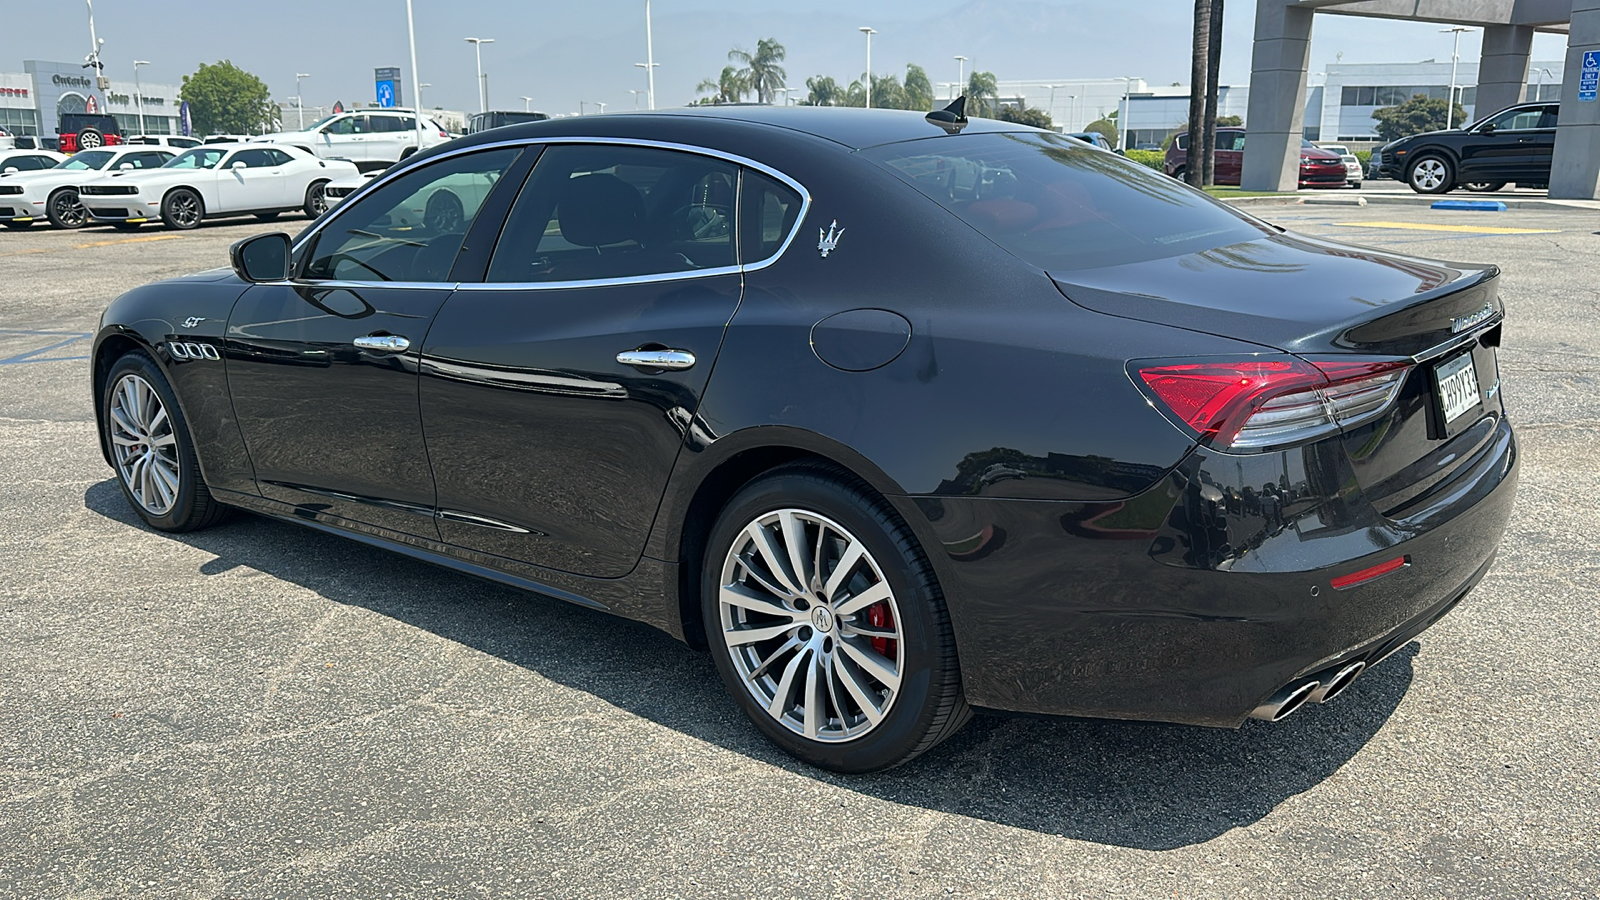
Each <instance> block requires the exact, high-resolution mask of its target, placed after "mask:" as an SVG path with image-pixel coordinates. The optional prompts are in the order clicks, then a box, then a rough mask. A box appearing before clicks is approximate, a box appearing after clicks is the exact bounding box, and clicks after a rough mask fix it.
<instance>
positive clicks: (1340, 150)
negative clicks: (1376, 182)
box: [1317, 144, 1364, 188]
mask: <svg viewBox="0 0 1600 900" xmlns="http://www.w3.org/2000/svg"><path fill="white" fill-rule="evenodd" d="M1317 146H1318V147H1321V148H1322V149H1324V150H1326V151H1328V152H1329V153H1337V154H1339V159H1341V160H1342V161H1343V162H1344V175H1345V181H1344V183H1345V185H1346V186H1347V187H1353V188H1359V187H1361V179H1362V176H1363V174H1364V173H1363V172H1362V171H1361V160H1360V159H1358V158H1357V157H1356V155H1355V154H1354V153H1351V152H1350V148H1349V147H1346V146H1344V145H1343V144H1318V145H1317Z"/></svg>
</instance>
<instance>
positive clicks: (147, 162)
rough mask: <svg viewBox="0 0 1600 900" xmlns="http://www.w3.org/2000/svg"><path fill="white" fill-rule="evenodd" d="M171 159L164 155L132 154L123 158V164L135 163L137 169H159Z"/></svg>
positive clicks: (169, 156)
mask: <svg viewBox="0 0 1600 900" xmlns="http://www.w3.org/2000/svg"><path fill="white" fill-rule="evenodd" d="M171 158H172V156H171V155H170V154H164V153H130V154H128V155H127V156H125V157H123V162H131V163H133V167H134V168H135V169H159V168H161V166H162V165H163V164H165V163H166V161H167V160H169V159H171Z"/></svg>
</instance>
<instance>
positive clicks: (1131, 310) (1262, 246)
mask: <svg viewBox="0 0 1600 900" xmlns="http://www.w3.org/2000/svg"><path fill="white" fill-rule="evenodd" d="M1052 277H1053V278H1054V280H1055V282H1056V285H1057V287H1058V288H1059V289H1060V290H1061V292H1062V293H1063V294H1064V295H1065V296H1066V297H1067V298H1068V299H1070V300H1071V301H1072V302H1073V303H1075V304H1077V305H1079V306H1083V307H1086V308H1088V309H1091V310H1094V311H1096V312H1100V313H1104V314H1107V315H1113V316H1120V317H1123V318H1129V319H1136V320H1139V321H1145V322H1155V323H1159V324H1163V325H1171V326H1176V327H1179V328H1185V329H1188V330H1191V331H1198V332H1204V333H1207V334H1214V335H1219V336H1222V337H1228V338H1233V339H1235V340H1244V341H1249V342H1251V343H1255V344H1259V345H1261V346H1262V348H1263V349H1267V348H1271V349H1273V350H1280V351H1284V352H1288V353H1293V354H1296V355H1300V356H1307V357H1324V358H1325V357H1329V356H1363V357H1385V358H1391V359H1392V358H1411V359H1412V360H1414V363H1415V364H1414V365H1413V367H1412V369H1411V371H1410V373H1409V375H1408V376H1407V378H1406V382H1405V384H1404V386H1403V387H1402V389H1401V391H1400V393H1399V396H1398V397H1397V398H1396V399H1395V402H1394V403H1393V404H1392V407H1391V408H1390V410H1389V411H1388V412H1387V413H1386V414H1385V415H1383V416H1382V417H1381V418H1379V419H1377V420H1376V421H1373V422H1370V423H1367V424H1364V425H1361V426H1359V427H1355V428H1351V429H1348V430H1346V431H1345V432H1344V435H1343V438H1342V440H1343V443H1344V445H1345V449H1346V450H1347V452H1348V454H1349V457H1350V460H1351V463H1352V466H1353V467H1354V469H1355V472H1356V476H1357V480H1358V482H1359V483H1360V484H1361V486H1362V488H1363V490H1364V491H1365V493H1366V494H1367V497H1368V499H1369V500H1371V501H1372V502H1373V504H1374V506H1376V507H1377V509H1378V511H1379V512H1381V513H1383V514H1384V515H1387V516H1391V517H1394V518H1406V517H1408V516H1412V515H1420V514H1423V513H1425V512H1426V511H1427V509H1428V508H1429V500H1430V498H1433V497H1436V496H1444V495H1448V494H1449V490H1448V487H1449V485H1450V484H1451V483H1452V481H1453V479H1454V478H1456V477H1457V476H1464V473H1467V472H1469V471H1470V470H1471V467H1472V465H1473V464H1474V463H1475V462H1477V460H1478V457H1479V456H1480V455H1481V454H1483V453H1487V452H1489V451H1490V450H1491V449H1492V447H1493V446H1494V445H1496V444H1497V441H1496V440H1495V436H1496V432H1497V430H1498V425H1499V421H1500V419H1501V418H1502V417H1503V415H1504V412H1503V407H1502V405H1501V398H1500V391H1499V386H1500V382H1499V371H1498V363H1497V359H1496V348H1497V347H1498V345H1499V339H1500V328H1499V323H1500V320H1501V317H1502V315H1503V308H1502V305H1501V302H1500V299H1499V295H1498V281H1499V270H1498V269H1497V268H1495V267H1494V266H1471V265H1463V264H1455V263H1441V262H1435V261H1431V260H1423V259H1417V258H1414V257H1408V256H1402V255H1398V254H1392V253H1385V252H1382V251H1378V250H1371V249H1368V248H1363V247H1351V246H1345V245H1342V244H1338V243H1335V242H1332V241H1321V240H1317V239H1313V238H1307V237H1304V236H1301V235H1292V234H1283V235H1277V236H1271V237H1266V238H1263V239H1260V240H1253V241H1247V242H1243V243H1238V244H1233V245H1230V246H1226V247H1219V248H1216V249H1213V250H1206V251H1202V252H1199V253H1192V254H1188V255H1185V256H1177V257H1172V258H1168V259H1159V260H1151V261H1146V262H1141V263H1138V264H1134V265H1126V266H1113V267H1107V268H1102V269H1088V270H1081V271H1073V272H1063V273H1059V274H1054V275H1052ZM1464 356H1465V357H1470V359H1471V363H1470V366H1469V365H1467V364H1464V363H1462V362H1461V360H1462V358H1463V357H1464ZM1463 368H1470V370H1471V371H1472V372H1473V374H1474V376H1475V378H1474V379H1473V380H1475V381H1476V385H1475V387H1476V391H1477V403H1476V404H1475V405H1471V406H1468V407H1466V408H1465V409H1463V408H1462V403H1465V402H1466V401H1467V400H1470V399H1471V398H1470V396H1468V395H1469V394H1470V391H1471V388H1472V385H1470V384H1469V383H1465V382H1463V381H1462V380H1461V379H1464V378H1465V377H1466V376H1460V375H1459V374H1458V373H1459V372H1460V371H1461V369H1463ZM1452 374H1456V375H1458V377H1457V380H1456V381H1455V382H1449V376H1450V375H1452ZM1451 384H1454V385H1455V387H1454V388H1452V387H1451ZM1463 384H1465V387H1463ZM1452 390H1455V391H1457V394H1456V395H1455V396H1457V397H1458V398H1465V399H1457V400H1456V401H1454V403H1453V404H1452V403H1450V402H1447V401H1446V399H1445V398H1446V396H1448V395H1450V393H1451V391H1452ZM1463 390H1465V391H1466V392H1467V393H1465V394H1463V393H1461V391H1463ZM1447 407H1449V408H1447Z"/></svg>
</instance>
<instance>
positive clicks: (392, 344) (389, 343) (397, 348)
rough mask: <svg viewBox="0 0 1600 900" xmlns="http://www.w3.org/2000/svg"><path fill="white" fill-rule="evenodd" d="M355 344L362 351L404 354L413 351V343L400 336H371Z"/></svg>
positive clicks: (359, 338)
mask: <svg viewBox="0 0 1600 900" xmlns="http://www.w3.org/2000/svg"><path fill="white" fill-rule="evenodd" d="M354 343H355V345H356V346H357V347H360V348H361V349H362V350H378V351H381V352H383V353H404V352H405V351H407V350H409V349H411V342H410V341H409V340H406V339H405V338H403V337H401V336H400V335H398V334H369V335H366V336H365V337H358V338H356V339H355V341H354Z"/></svg>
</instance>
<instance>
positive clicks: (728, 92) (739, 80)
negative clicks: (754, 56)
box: [694, 66, 750, 103]
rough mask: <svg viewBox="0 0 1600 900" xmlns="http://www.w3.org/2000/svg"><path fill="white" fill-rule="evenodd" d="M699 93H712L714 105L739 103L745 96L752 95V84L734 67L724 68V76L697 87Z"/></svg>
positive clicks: (703, 82)
mask: <svg viewBox="0 0 1600 900" xmlns="http://www.w3.org/2000/svg"><path fill="white" fill-rule="evenodd" d="M694 89H695V90H697V91H702V92H705V91H710V92H711V98H710V99H711V102H712V103H738V102H739V101H740V100H743V99H744V95H745V94H748V93H750V84H749V83H748V82H747V81H745V79H744V76H743V75H742V74H740V72H739V70H738V69H735V68H734V67H733V66H723V67H722V74H721V75H719V76H717V77H716V78H715V79H711V78H707V79H706V80H704V81H702V82H700V83H699V84H697V85H695V88H694Z"/></svg>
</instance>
